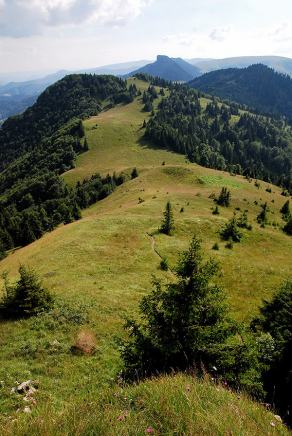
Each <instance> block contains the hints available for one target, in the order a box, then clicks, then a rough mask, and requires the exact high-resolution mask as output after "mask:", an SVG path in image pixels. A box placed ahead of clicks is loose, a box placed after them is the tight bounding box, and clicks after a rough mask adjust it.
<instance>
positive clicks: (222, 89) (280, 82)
mask: <svg viewBox="0 0 292 436" xmlns="http://www.w3.org/2000/svg"><path fill="white" fill-rule="evenodd" d="M189 85H190V86H191V87H193V88H196V89H199V90H201V91H204V92H205V93H208V94H212V95H216V96H218V97H221V98H224V99H229V100H233V101H236V102H238V103H241V104H245V105H248V106H249V107H252V108H254V109H257V110H259V111H261V112H265V113H269V114H272V115H284V116H286V117H287V118H288V119H289V120H290V121H291V120H292V79H291V78H290V77H289V76H284V75H283V74H279V73H277V72H276V71H274V70H272V69H271V68H269V67H267V66H266V65H262V64H257V65H251V66H250V67H247V68H241V69H240V68H229V69H225V70H217V71H212V72H210V73H206V74H204V75H203V76H201V77H198V78H196V79H194V80H192V81H191V82H190V83H189Z"/></svg>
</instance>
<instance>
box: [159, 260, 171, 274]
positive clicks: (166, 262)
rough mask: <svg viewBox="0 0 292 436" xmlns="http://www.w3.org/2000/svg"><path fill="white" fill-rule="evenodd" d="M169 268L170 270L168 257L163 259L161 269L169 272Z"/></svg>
mask: <svg viewBox="0 0 292 436" xmlns="http://www.w3.org/2000/svg"><path fill="white" fill-rule="evenodd" d="M168 268H169V266H168V260H167V259H166V257H164V258H163V259H161V262H160V269H161V270H162V271H168Z"/></svg>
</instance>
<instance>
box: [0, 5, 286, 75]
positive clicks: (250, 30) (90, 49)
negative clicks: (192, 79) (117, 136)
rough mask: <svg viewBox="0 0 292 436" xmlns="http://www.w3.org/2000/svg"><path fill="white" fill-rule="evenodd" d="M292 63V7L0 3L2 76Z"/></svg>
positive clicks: (0, 60)
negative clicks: (124, 66)
mask: <svg viewBox="0 0 292 436" xmlns="http://www.w3.org/2000/svg"><path fill="white" fill-rule="evenodd" d="M157 54H166V55H169V56H181V57H184V58H197V57H215V58H222V57H229V56H243V55H282V56H287V57H292V1H291V0H278V1H271V0H266V1H264V0H237V1H235V0H0V65H1V70H0V72H9V71H29V70H31V71H33V70H56V69H61V68H66V69H77V68H85V67H96V66H100V65H105V64H110V63H118V62H124V61H131V60H139V59H149V60H151V59H154V58H155V57H156V55H157Z"/></svg>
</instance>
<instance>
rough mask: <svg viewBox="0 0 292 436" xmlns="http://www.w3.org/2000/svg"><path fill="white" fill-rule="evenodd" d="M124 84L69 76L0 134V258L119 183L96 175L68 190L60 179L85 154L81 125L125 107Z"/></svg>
mask: <svg viewBox="0 0 292 436" xmlns="http://www.w3.org/2000/svg"><path fill="white" fill-rule="evenodd" d="M131 98H132V97H131V95H130V94H129V92H128V91H127V86H126V82H124V81H123V80H121V79H118V78H115V77H112V76H92V75H71V76H67V77H65V78H64V79H63V80H60V81H59V82H57V83H56V84H55V85H52V86H50V87H49V88H48V89H47V90H46V91H45V92H44V93H43V94H42V95H41V96H40V97H39V98H38V100H37V102H36V103H35V104H34V105H33V106H32V107H31V108H29V109H28V110H27V111H25V112H24V113H23V114H22V115H19V116H16V117H12V118H10V119H8V120H7V121H6V122H5V123H4V124H3V126H2V129H1V130H0V170H1V173H0V255H1V256H3V255H4V253H5V251H6V250H9V249H11V248H13V247H17V246H19V245H26V244H28V243H30V242H32V241H34V240H35V239H38V238H39V237H41V236H42V234H43V233H44V232H46V231H49V230H52V229H53V228H55V227H56V226H57V225H58V224H60V223H68V222H71V221H73V220H74V219H79V218H80V216H81V215H80V209H81V208H84V207H87V206H88V205H90V204H92V203H93V202H94V201H97V200H98V199H100V198H104V197H105V196H106V195H108V194H109V193H110V192H112V191H113V189H114V187H115V186H116V184H119V183H121V182H122V179H121V178H119V177H117V176H113V177H111V176H108V177H107V178H104V179H102V178H101V177H100V176H99V175H96V176H94V177H93V178H92V179H91V180H89V181H88V180H86V181H84V183H83V184H81V185H78V186H76V187H75V188H74V189H70V188H68V187H67V186H66V185H65V184H64V182H63V181H62V179H61V178H60V177H59V175H60V174H62V173H64V172H65V171H67V170H69V169H71V168H73V167H74V160H75V158H76V155H77V154H80V153H82V152H85V151H87V150H88V145H87V141H86V138H85V135H84V129H83V125H82V119H84V118H86V117H89V116H92V115H96V114H98V113H99V112H100V111H101V110H102V105H104V104H105V105H113V104H115V103H116V102H123V101H128V100H129V99H131Z"/></svg>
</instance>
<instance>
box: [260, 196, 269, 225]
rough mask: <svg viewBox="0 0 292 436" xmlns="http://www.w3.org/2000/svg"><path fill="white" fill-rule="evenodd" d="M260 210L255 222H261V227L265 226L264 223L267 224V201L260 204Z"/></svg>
mask: <svg viewBox="0 0 292 436" xmlns="http://www.w3.org/2000/svg"><path fill="white" fill-rule="evenodd" d="M261 208H262V210H261V211H260V213H259V214H258V216H257V222H258V223H259V224H261V225H262V226H263V227H264V226H265V224H267V222H268V211H269V208H268V204H267V202H266V203H264V204H262V205H261Z"/></svg>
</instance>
